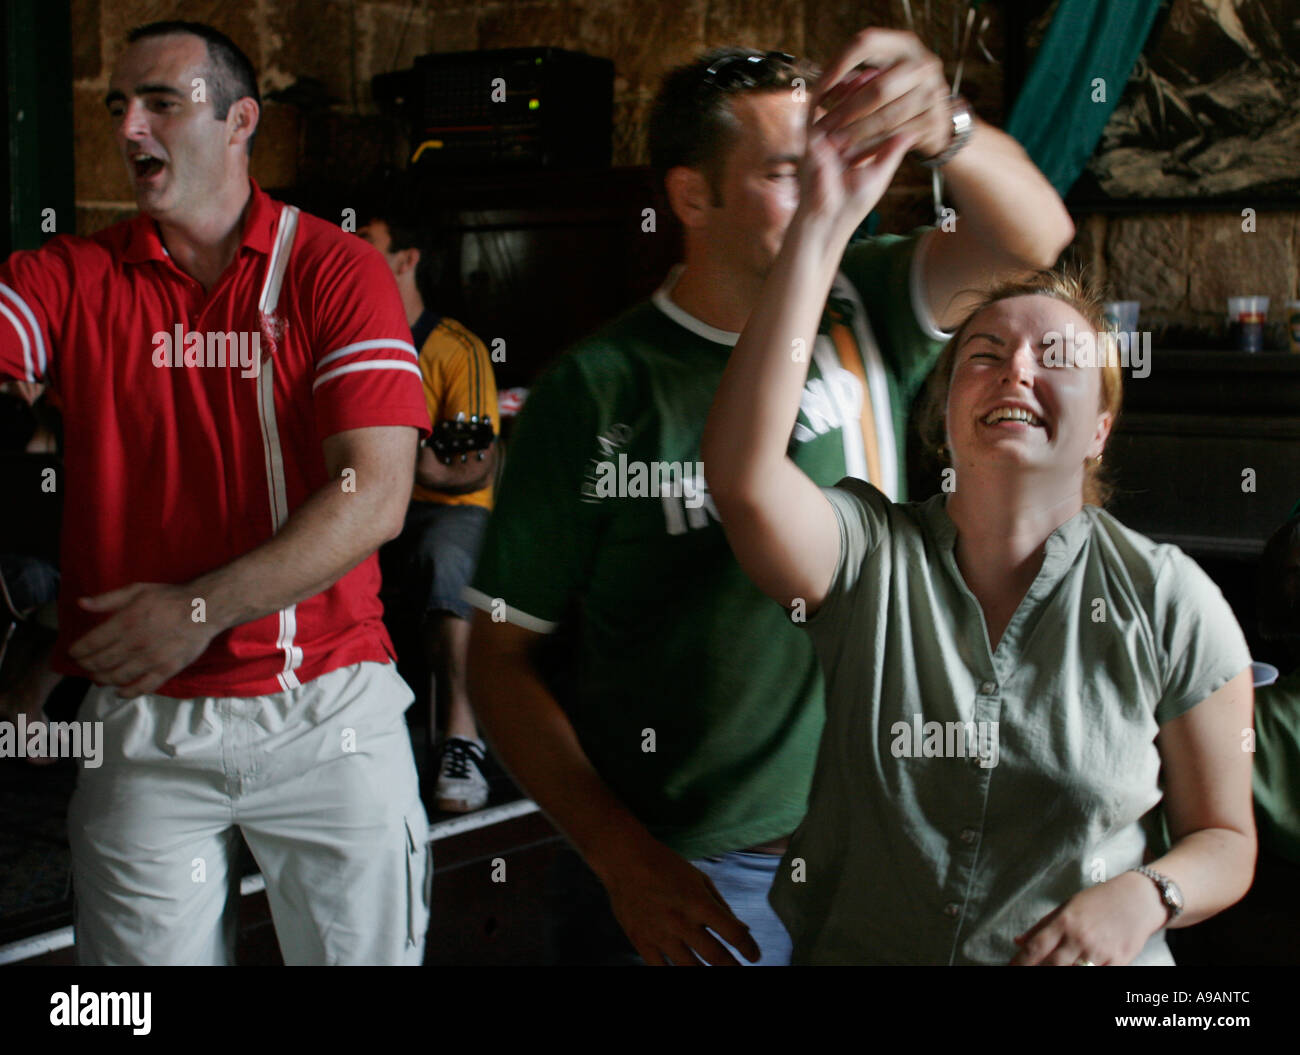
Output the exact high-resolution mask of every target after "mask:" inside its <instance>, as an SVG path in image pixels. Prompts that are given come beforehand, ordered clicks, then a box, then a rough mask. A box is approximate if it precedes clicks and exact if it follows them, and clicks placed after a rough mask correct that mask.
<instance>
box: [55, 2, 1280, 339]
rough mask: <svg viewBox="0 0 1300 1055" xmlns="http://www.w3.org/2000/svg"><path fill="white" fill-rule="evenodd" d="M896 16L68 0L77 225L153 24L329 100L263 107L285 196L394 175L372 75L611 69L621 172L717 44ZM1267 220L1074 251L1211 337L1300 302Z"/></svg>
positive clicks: (919, 201)
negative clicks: (1250, 308) (197, 31)
mask: <svg viewBox="0 0 1300 1055" xmlns="http://www.w3.org/2000/svg"><path fill="white" fill-rule="evenodd" d="M927 6H929V7H930V9H931V10H932V12H933V13H934V28H933V29H930V30H927V29H926V27H925V26H924V25H922V26H921V27H919V28H920V29H921V33H922V36H923V38H924V39H925V40H926V41H927V42H928V43H930V45H931V46H932V47H933V48H935V49H936V50H937V51H938V52H939V53H940V54H941V55H943V57H944V58H945V60H947V61H948V69H949V72H950V74H951V72H952V60H953V57H954V51H955V49H954V48H953V45H952V36H951V26H952V18H953V15H954V11H955V9H956V8H957V7H958V6H959V3H958V0H934V2H933V3H932V4H928V5H927V3H925V2H924V0H913V3H912V7H913V9H914V10H915V11H916V12H917V13H918V17H921V16H922V14H923V12H924V10H925V8H926V7H927ZM960 6H961V7H963V8H964V4H962V5H960ZM987 6H988V8H989V9H991V10H992V12H993V14H994V20H993V23H992V25H991V26H990V29H989V32H988V33H987V34H986V43H987V45H988V47H989V49H990V51H991V52H992V53H993V54H994V55H1000V54H1002V53H1003V47H1004V40H1003V27H1002V25H1001V22H1000V18H999V17H997V6H996V5H993V4H990V5H987ZM902 10H903V5H902V3H901V0H484V2H480V3H472V2H468V0H415V2H410V3H408V2H402V0H394V2H379V0H72V27H73V30H72V32H73V40H72V50H73V76H74V78H75V83H74V93H75V97H74V104H75V105H74V125H75V134H76V198H77V206H78V210H77V212H78V215H77V225H78V230H79V231H80V232H81V233H89V232H91V231H94V230H98V229H99V228H101V227H103V226H105V225H106V224H108V223H111V222H114V221H115V220H117V219H119V218H120V217H122V216H124V215H129V213H130V212H131V211H132V209H133V206H132V202H131V193H130V189H129V185H128V183H127V179H126V174H125V172H124V170H123V165H122V162H121V160H120V159H119V157H118V155H117V153H116V150H115V149H114V146H113V141H112V134H111V129H110V126H109V122H108V118H107V116H106V113H105V110H104V105H103V97H104V92H105V90H106V88H107V84H108V77H109V74H110V71H111V68H112V63H113V60H114V57H115V56H116V55H117V54H118V52H119V51H120V49H121V46H122V44H121V42H122V40H123V39H124V37H125V34H126V32H127V31H128V30H129V29H130V28H131V27H132V26H135V25H138V24H140V23H143V22H148V21H152V20H155V19H164V18H188V19H196V20H200V21H206V22H210V23H211V24H213V25H216V26H218V27H219V28H221V29H222V30H224V31H225V32H226V33H228V34H229V35H230V36H231V37H232V38H233V39H234V40H235V42H236V43H237V44H239V46H240V47H242V48H243V49H244V50H245V51H246V52H247V53H248V55H249V57H250V58H251V59H252V60H253V63H254V64H255V65H256V66H257V68H258V70H259V72H260V78H261V88H262V92H263V95H264V96H265V95H267V94H269V93H272V92H275V91H277V90H281V89H285V88H287V87H288V86H289V85H290V84H292V83H294V82H295V80H297V79H298V78H299V77H310V78H314V79H316V80H318V81H319V82H321V84H323V85H324V89H325V91H326V93H327V94H328V96H330V97H331V98H332V99H333V100H336V102H334V103H332V104H331V105H329V106H328V107H327V108H324V109H320V108H318V109H315V110H313V111H311V112H310V114H308V113H305V112H304V111H303V110H302V109H300V108H299V107H298V106H295V105H290V104H288V103H285V102H276V101H274V100H270V99H268V100H266V102H265V105H264V108H263V115H262V127H261V130H260V132H259V135H258V139H257V144H256V149H255V151H254V157H253V174H254V176H255V177H256V178H257V179H258V180H259V181H260V182H261V183H262V184H263V185H265V186H270V187H276V186H288V185H292V184H294V183H296V182H298V181H301V180H306V179H324V180H348V179H355V178H357V177H359V176H362V175H365V174H366V173H367V172H368V171H369V170H370V169H373V168H375V167H378V166H379V165H381V164H384V163H400V162H401V161H402V159H403V157H404V155H405V149H406V145H405V143H404V142H403V140H402V138H401V135H400V131H399V130H398V129H396V128H394V127H393V126H392V125H391V124H390V123H389V122H388V121H386V120H385V119H383V118H382V117H381V116H380V115H378V114H377V113H376V112H375V108H374V105H373V102H372V100H371V97H370V78H371V77H372V76H373V75H374V74H376V73H380V72H384V71H387V70H395V69H403V68H406V67H407V66H409V65H410V63H411V60H412V59H413V58H414V57H415V56H416V55H419V54H422V53H424V52H429V51H457V50H469V49H476V48H502V47H519V46H535V45H550V46H557V47H564V48H571V49H575V50H580V51H585V52H588V53H590V54H594V55H601V56H605V57H608V58H610V59H612V60H613V61H614V65H615V82H614V121H615V128H614V164H615V165H638V164H644V163H645V161H646V144H645V136H644V125H645V118H646V114H647V111H648V108H649V105H650V101H651V99H652V97H653V95H654V91H655V87H656V84H657V83H658V80H659V78H660V76H661V75H662V74H663V73H664V71H666V70H667V69H669V68H670V67H672V66H673V65H676V64H677V63H680V62H683V61H686V60H688V59H690V58H691V57H692V56H693V55H694V54H695V53H697V52H698V51H700V50H702V49H704V48H705V47H707V46H710V45H713V44H717V43H723V42H733V43H738V44H746V45H751V46H755V47H761V48H781V49H784V50H786V51H790V52H793V53H796V54H800V55H807V56H808V57H810V58H812V59H813V60H815V61H825V60H826V59H828V58H829V57H830V55H831V54H832V53H833V52H834V50H835V49H836V48H837V47H838V46H839V44H840V43H842V42H843V41H844V40H845V39H846V38H847V37H848V36H849V35H850V34H851V33H852V32H854V31H855V30H857V29H859V28H861V27H862V26H864V25H869V24H873V23H874V24H885V25H895V26H897V25H901V24H902V17H903V16H902ZM963 93H964V94H966V95H967V97H968V98H969V99H970V100H971V101H972V103H973V104H974V106H975V108H976V110H977V111H978V112H979V113H980V114H981V115H982V116H983V117H984V118H986V119H987V120H990V121H992V122H994V123H997V124H1001V123H1002V122H1003V120H1004V119H1005V100H1004V97H1003V72H1002V69H1001V68H1000V67H998V66H994V65H991V64H989V63H988V62H986V61H985V60H984V59H982V58H980V57H978V56H974V57H973V58H972V59H971V60H970V61H968V63H967V67H966V73H965V78H964V82H963ZM881 212H882V215H883V216H884V218H885V229H886V230H905V229H907V228H909V227H911V226H914V225H915V224H917V223H924V222H928V220H929V219H930V218H931V217H932V210H931V205H930V191H929V184H928V181H927V180H926V177H925V174H924V173H922V172H921V171H920V170H919V168H918V167H917V166H904V169H903V170H902V175H901V176H900V179H899V180H897V181H896V182H895V185H894V186H893V187H892V188H891V189H890V191H889V193H888V195H887V197H886V199H885V202H884V204H883V206H882V210H881ZM1257 225H1258V230H1257V231H1256V233H1254V234H1244V233H1242V231H1241V223H1240V217H1239V216H1237V215H1236V214H1221V213H1200V214H1187V213H1175V214H1166V215H1150V216H1142V215H1138V216H1123V217H1120V216H1110V217H1107V216H1090V217H1083V218H1080V222H1079V237H1078V239H1077V242H1076V245H1075V247H1074V248H1073V253H1074V255H1075V256H1077V257H1078V258H1080V259H1084V260H1086V261H1087V262H1088V263H1089V264H1091V265H1092V266H1093V267H1094V268H1095V269H1096V271H1097V273H1098V275H1099V276H1100V277H1101V278H1103V279H1104V280H1106V281H1107V282H1108V283H1109V284H1110V285H1112V286H1113V287H1114V289H1115V290H1116V291H1117V292H1118V293H1119V294H1120V295H1122V296H1124V297H1126V298H1133V299H1139V300H1142V301H1143V303H1144V313H1145V314H1144V321H1147V320H1149V321H1153V322H1154V323H1156V324H1158V325H1162V326H1164V325H1175V326H1198V325H1214V324H1216V323H1217V322H1218V321H1219V319H1220V317H1221V316H1222V314H1223V308H1224V303H1223V302H1224V298H1225V297H1226V296H1228V295H1229V294H1230V293H1238V292H1262V293H1266V294H1268V295H1269V296H1270V297H1272V298H1273V299H1274V303H1275V305H1279V306H1280V302H1281V301H1282V300H1285V299H1290V298H1293V297H1295V296H1296V295H1297V277H1298V276H1297V272H1298V271H1300V213H1296V212H1286V213H1261V214H1260V215H1259V217H1258V219H1257ZM1274 317H1280V311H1278V312H1275V313H1274Z"/></svg>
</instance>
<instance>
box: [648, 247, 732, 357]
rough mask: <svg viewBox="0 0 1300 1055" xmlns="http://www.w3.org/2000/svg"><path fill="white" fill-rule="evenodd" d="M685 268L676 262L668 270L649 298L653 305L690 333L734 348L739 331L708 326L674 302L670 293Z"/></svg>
mask: <svg viewBox="0 0 1300 1055" xmlns="http://www.w3.org/2000/svg"><path fill="white" fill-rule="evenodd" d="M685 270H686V265H685V264H676V265H674V266H673V269H672V270H671V271H669V272H668V277H667V278H665V279H664V283H663V285H662V286H660V287H659V288H658V289H657V290H655V292H654V296H652V297H651V298H650V299H651V301H652V302H653V303H654V306H655V307H656V308H658V309H659V310H660V311H662V312H663V313H664V314H665V315H667V316H668V317H669V318H670V319H672V320H673V322H675V323H677V325H679V326H684V327H686V329H688V330H690V331H691V333H694V334H696V335H697V336H700V337H703V338H704V339H705V340H706V341H712V342H713V343H714V344H725V345H726V346H727V347H728V348H734V347H735V346H736V342H737V341H738V340H740V334H739V333H733V332H732V331H731V330H720V329H718V328H717V327H716V326H710V325H709V324H708V323H707V322H704V321H703V320H701V319H697V318H696V317H695V316H694V315H692V314H691V313H690V312H689V311H686V310H685V309H683V308H681V307H680V306H678V305H677V304H676V303H674V301H673V299H672V297H671V296H670V294H671V293H672V291H673V288H674V287H675V286H676V285H677V280H678V279H679V278H681V277H682V272H683V271H685Z"/></svg>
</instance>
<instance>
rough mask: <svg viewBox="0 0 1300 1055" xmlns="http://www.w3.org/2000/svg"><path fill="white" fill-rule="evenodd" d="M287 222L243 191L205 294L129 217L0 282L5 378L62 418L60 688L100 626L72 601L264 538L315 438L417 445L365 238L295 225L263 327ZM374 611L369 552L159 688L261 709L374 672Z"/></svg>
mask: <svg viewBox="0 0 1300 1055" xmlns="http://www.w3.org/2000/svg"><path fill="white" fill-rule="evenodd" d="M283 211H284V206H283V205H282V204H281V203H279V202H276V201H273V200H272V199H271V198H269V197H267V195H266V194H265V193H263V191H262V190H261V189H260V188H259V187H258V186H257V184H256V183H253V184H252V198H251V201H250V206H249V209H248V212H247V217H246V221H245V226H244V238H243V242H242V243H241V245H240V247H239V250H238V251H237V253H236V255H235V259H234V260H233V262H232V263H231V264H230V266H229V267H228V268H227V269H226V271H225V273H224V274H223V275H222V276H221V278H220V280H219V281H218V282H217V284H216V286H215V287H214V288H213V290H212V292H211V294H207V293H205V292H204V291H203V287H202V286H201V285H200V284H199V283H198V282H197V281H196V280H195V279H193V278H191V277H190V276H189V275H187V274H185V273H184V272H183V271H181V270H180V269H179V268H178V267H176V265H175V264H173V263H172V261H171V258H170V256H169V255H168V253H167V250H166V248H165V247H164V246H163V244H162V241H161V239H160V238H159V234H158V228H157V226H156V225H155V223H154V222H153V221H152V220H151V219H149V218H148V217H146V216H137V217H135V218H134V219H132V220H128V221H126V222H124V223H120V224H117V225H115V226H113V227H110V228H108V229H107V230H105V231H101V232H100V233H98V234H96V235H94V236H93V237H91V238H74V237H69V236H60V237H57V238H54V239H51V241H50V242H48V243H47V244H46V245H44V246H43V247H41V248H40V249H38V250H35V251H32V252H19V253H14V254H13V255H12V256H11V257H10V258H9V259H8V261H6V262H5V263H4V265H3V266H0V376H3V377H4V378H5V379H12V378H20V379H22V378H25V379H28V380H36V379H40V378H42V377H43V378H45V379H46V380H48V381H49V382H50V384H51V386H52V387H53V389H54V391H55V392H56V393H57V395H58V397H59V399H60V400H61V401H62V403H63V406H64V413H65V429H64V436H65V449H66V456H65V464H66V468H65V479H64V480H63V481H60V486H63V487H64V488H65V489H66V491H65V495H64V513H63V516H64V528H63V548H62V569H61V570H62V574H63V586H62V590H61V591H60V597H59V641H58V644H57V646H56V648H55V655H54V660H53V663H54V667H55V669H56V670H59V671H61V672H63V673H67V674H81V675H83V676H84V675H85V671H83V670H82V669H81V668H79V667H78V666H77V665H76V664H75V663H74V662H73V661H72V660H71V659H70V658H69V657H68V654H67V648H68V645H70V644H71V643H72V642H74V641H76V640H77V639H78V638H80V637H82V636H83V635H84V634H85V633H86V632H87V631H89V630H90V629H92V628H93V627H94V626H95V625H97V624H98V623H100V622H102V621H103V620H104V619H105V618H107V616H105V615H100V614H95V613H90V612H86V611H85V610H84V609H82V608H81V607H80V606H79V605H78V604H77V599H78V598H79V597H84V596H88V595H93V594H99V593H103V592H105V591H107V590H112V589H116V588H117V587H120V586H125V585H127V584H129V583H133V582H167V583H185V582H189V581H191V580H193V579H194V578H196V577H198V576H200V575H202V574H204V573H205V572H209V571H211V570H213V569H214V568H219V567H221V566H222V565H224V564H228V563H229V562H230V561H232V560H234V559H235V558H236V557H239V556H241V555H243V554H245V553H247V552H249V550H252V549H253V548H255V547H256V546H259V545H261V544H262V543H264V542H266V541H267V539H269V538H270V537H271V536H272V535H273V534H274V533H275V532H276V531H277V530H278V528H279V527H280V526H281V525H282V524H283V523H284V521H285V520H286V519H287V518H288V516H289V515H290V514H291V513H292V512H293V510H294V509H296V508H297V507H298V506H299V505H301V504H302V503H303V502H304V501H306V499H307V498H308V496H310V495H311V494H312V493H313V492H314V491H316V490H318V489H319V488H321V487H323V486H324V485H325V484H326V483H327V482H328V480H329V477H328V473H327V472H326V468H325V461H324V455H323V453H322V450H321V441H322V440H323V439H325V437H327V436H331V435H333V434H334V433H336V432H342V431H344V430H347V429H357V428H365V427H367V426H380V425H410V426H414V427H415V428H417V429H420V430H421V431H422V432H423V433H427V432H428V431H429V415H428V411H427V410H426V409H425V401H424V392H423V388H422V383H421V377H420V371H419V368H418V366H417V362H418V360H417V358H416V354H415V349H414V348H413V347H412V345H411V331H410V329H409V327H408V326H407V325H406V317H405V314H404V312H403V310H402V305H401V299H400V297H399V296H398V293H397V287H396V285H395V283H394V282H393V278H392V274H391V273H390V272H389V270H388V267H387V265H386V264H385V263H384V260H383V258H382V257H381V256H380V255H379V254H378V253H377V252H376V251H375V250H374V249H373V248H371V247H370V246H369V245H367V244H366V243H365V242H364V241H362V240H361V239H360V238H357V237H356V236H355V235H351V234H346V233H344V232H343V231H341V230H340V229H339V228H338V227H335V226H334V225H333V224H329V223H326V222H325V221H323V220H319V219H317V218H316V217H313V216H308V215H306V214H305V213H304V214H300V215H299V218H298V227H297V234H296V238H295V240H294V242H293V246H292V249H291V251H290V252H289V257H288V266H287V270H286V272H285V274H284V279H283V283H282V286H281V289H280V294H279V300H278V304H277V306H276V310H275V312H274V313H273V315H271V316H270V317H269V318H268V317H267V316H266V315H265V314H264V313H262V312H260V311H259V299H260V298H262V297H263V296H264V295H265V292H266V291H265V289H264V287H265V284H266V278H267V275H268V273H269V270H270V268H271V266H272V264H273V258H274V257H275V256H276V254H277V253H279V252H280V244H279V243H278V242H277V238H278V232H279V230H280V224H281V214H282V212H283ZM192 335H198V336H197V337H196V336H192ZM213 335H217V336H216V337H215V339H214V336H213ZM178 338H179V340H178ZM241 342H242V343H241ZM254 351H257V352H260V353H261V355H267V354H268V353H269V356H270V361H269V362H263V361H262V360H261V358H260V356H254V354H253V352H254ZM241 352H242V358H241V354H240V353H241ZM223 360H224V361H225V362H226V364H227V365H219V364H220V363H221V362H222V361H223ZM232 360H233V363H234V365H230V363H231V361H232ZM254 360H256V361H257V366H256V367H255V368H254V367H252V366H251V365H246V364H251V362H253V361H254ZM187 362H188V364H189V365H186V364H187ZM173 363H174V364H177V365H172V364H173ZM335 486H341V485H335ZM382 611H383V609H382V606H381V605H380V602H379V563H378V559H377V558H376V556H375V555H374V554H372V555H371V556H369V557H367V558H366V559H365V560H364V561H362V562H361V564H360V565H358V566H357V567H356V568H353V569H352V570H351V571H350V572H348V573H347V574H346V575H344V576H343V577H342V578H341V579H339V580H338V581H337V582H336V583H335V584H334V585H333V586H331V587H329V588H328V589H326V590H324V591H322V592H321V593H318V594H316V595H315V596H314V597H310V598H308V599H307V600H305V601H302V602H300V603H298V604H296V605H291V606H290V607H288V608H286V609H283V610H281V611H279V612H276V613H273V614H271V615H268V616H265V617H263V618H261V619H256V620H254V621H253V622H250V623H244V624H243V625H241V626H236V627H234V628H232V629H230V630H227V631H225V632H223V633H222V634H219V635H218V636H217V637H216V638H214V639H213V641H212V643H211V645H210V646H209V647H208V649H207V651H206V652H204V653H203V655H202V656H200V657H199V658H198V659H197V660H195V661H194V662H193V663H192V664H191V665H190V666H188V667H186V668H185V669H184V670H183V671H181V672H180V673H179V674H178V675H176V676H175V677H173V678H172V679H171V680H169V681H167V682H165V683H164V684H163V685H162V686H160V687H159V688H158V689H157V690H156V691H157V692H159V693H160V694H162V695H166V696H174V697H180V698H188V697H193V696H253V695H261V694H264V693H272V692H279V691H282V690H284V689H289V688H294V687H296V686H298V685H300V684H301V683H303V682H306V681H310V680H311V679H313V678H316V677H319V676H320V675H322V674H325V673H328V672H329V671H331V670H334V669H335V668H337V667H342V666H346V665H348V664H351V663H357V662H360V661H363V660H376V661H379V662H386V661H387V660H388V659H389V657H391V656H392V655H393V648H392V643H391V642H390V640H389V638H388V634H387V633H386V631H385V630H384V627H383V624H382V622H381V621H380V616H381V614H382Z"/></svg>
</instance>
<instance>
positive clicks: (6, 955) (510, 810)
mask: <svg viewBox="0 0 1300 1055" xmlns="http://www.w3.org/2000/svg"><path fill="white" fill-rule="evenodd" d="M537 812H538V806H537V803H535V802H534V801H533V800H532V799H518V800H516V801H515V802H505V803H502V804H501V805H500V806H493V807H492V808H491V809H486V810H478V811H476V812H474V813H467V814H466V815H465V816H463V817H451V818H449V819H448V820H445V821H438V822H437V823H436V824H430V825H429V844H430V845H432V844H433V843H436V842H438V841H439V840H440V839H450V838H452V837H453V836H456V835H463V834H464V833H465V832H472V831H475V830H477V829H479V828H487V827H490V826H491V825H493V824H501V823H503V822H504V821H510V820H514V819H515V818H516V817H526V816H528V814H530V813H537ZM434 873H435V875H436V874H437V868H436V866H435V868H434ZM265 889H266V880H265V879H263V878H262V874H261V873H260V872H259V873H257V874H256V875H251V876H244V878H243V879H241V880H240V881H239V894H240V896H241V897H248V896H250V895H252V894H260V893H261V892H262V891H264V890H265ZM72 945H73V936H72V928H71V927H60V928H59V929H58V930H52V931H48V932H47V933H45V934H36V935H33V936H32V937H30V938H22V939H20V940H19V941H15V942H10V943H9V944H8V945H0V966H4V965H5V964H11V963H21V962H22V961H23V960H30V959H33V958H35V957H37V956H44V955H45V954H46V953H47V952H57V951H58V950H59V949H70V948H72Z"/></svg>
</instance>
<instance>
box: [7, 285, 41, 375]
mask: <svg viewBox="0 0 1300 1055" xmlns="http://www.w3.org/2000/svg"><path fill="white" fill-rule="evenodd" d="M0 296H3V297H6V298H7V299H9V300H11V301H13V302H14V304H15V305H16V306H17V308H18V310H19V311H20V312H22V313H23V318H24V319H26V320H27V325H28V326H30V327H31V332H32V336H33V337H35V338H36V376H31V373H32V365H31V353H30V351H29V350H28V349H29V348H30V345H29V344H28V342H27V335H26V334H25V333H24V331H23V328H22V326H21V325H20V324H19V322H18V320H17V319H15V318H14V317H13V316H12V315H10V314H9V312H7V311H6V312H5V315H6V317H8V318H9V320H10V321H11V322H13V324H14V328H15V329H16V330H17V331H18V333H19V335H20V336H21V337H22V338H23V351H24V354H25V355H26V356H27V373H28V375H29V376H28V378H27V380H28V381H38V380H40V379H41V378H43V377H44V376H45V338H44V336H42V334H41V327H40V324H39V323H37V321H36V314H35V312H33V311H32V309H31V308H30V307H28V305H27V301H25V300H23V298H22V297H21V296H20V295H19V293H18V291H17V290H16V289H14V288H13V287H12V286H8V285H6V284H5V283H3V282H0ZM3 307H4V305H3V304H0V308H3Z"/></svg>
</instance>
